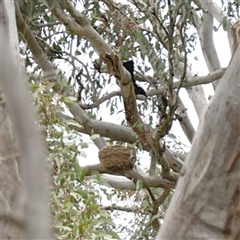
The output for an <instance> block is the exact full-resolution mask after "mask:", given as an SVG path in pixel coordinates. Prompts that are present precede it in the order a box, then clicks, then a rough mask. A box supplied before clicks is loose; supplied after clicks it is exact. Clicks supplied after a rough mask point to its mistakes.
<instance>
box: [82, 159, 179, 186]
mask: <svg viewBox="0 0 240 240" xmlns="http://www.w3.org/2000/svg"><path fill="white" fill-rule="evenodd" d="M83 168H84V169H86V173H85V174H86V176H90V175H91V173H92V171H94V170H95V171H98V172H99V173H105V174H112V175H118V176H125V177H126V178H128V179H131V180H132V181H133V182H134V183H135V184H136V183H137V181H141V182H142V186H143V188H149V187H161V188H175V185H176V183H175V182H172V181H169V180H166V179H163V178H162V177H158V176H151V177H149V176H143V175H141V174H139V173H137V172H135V171H134V170H121V171H112V170H110V169H108V168H105V167H104V166H103V165H102V164H101V163H99V164H94V165H88V166H84V167H83Z"/></svg>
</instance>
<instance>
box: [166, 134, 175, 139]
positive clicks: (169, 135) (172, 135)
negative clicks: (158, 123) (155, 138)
mask: <svg viewBox="0 0 240 240" xmlns="http://www.w3.org/2000/svg"><path fill="white" fill-rule="evenodd" d="M167 136H168V137H169V138H172V139H176V138H177V137H176V136H175V135H174V134H172V133H169V134H168V135H167Z"/></svg>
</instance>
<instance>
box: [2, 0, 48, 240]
mask: <svg viewBox="0 0 240 240" xmlns="http://www.w3.org/2000/svg"><path fill="white" fill-rule="evenodd" d="M0 13H1V14H0V36H1V37H0V57H1V61H0V63H1V64H0V73H1V74H0V83H1V84H0V86H1V95H0V100H1V102H0V114H1V115H0V119H1V127H0V129H1V131H0V139H1V152H0V154H1V158H0V164H1V171H0V181H1V182H0V186H1V195H0V209H1V212H0V220H1V223H0V224H1V228H0V236H1V239H22V238H24V239H53V234H52V231H51V228H50V226H51V221H50V211H49V207H48V202H49V199H48V195H47V181H46V178H47V174H46V169H45V167H46V166H45V164H46V163H45V161H44V160H45V159H44V158H45V157H44V146H43V143H42V139H41V137H40V131H39V130H38V127H37V125H36V117H35V116H34V112H33V109H32V105H31V103H30V102H31V100H30V97H29V93H28V89H27V86H26V82H25V78H24V76H23V74H22V71H21V70H20V60H19V48H18V45H19V41H18V34H17V29H16V20H15V7H14V1H9V0H5V1H0Z"/></svg>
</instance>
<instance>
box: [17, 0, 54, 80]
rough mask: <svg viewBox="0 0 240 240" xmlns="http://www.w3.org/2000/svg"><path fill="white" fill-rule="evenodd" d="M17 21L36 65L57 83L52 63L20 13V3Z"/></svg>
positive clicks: (48, 78) (47, 77)
mask: <svg viewBox="0 0 240 240" xmlns="http://www.w3.org/2000/svg"><path fill="white" fill-rule="evenodd" d="M15 11H16V21H17V28H18V31H19V32H20V33H21V35H22V37H23V38H24V39H25V41H26V42H27V45H28V47H29V48H30V50H31V52H32V54H33V57H34V59H35V61H36V63H37V64H38V65H39V66H40V67H41V68H42V69H43V71H44V74H45V77H46V79H47V80H48V81H50V82H57V74H56V71H55V69H54V68H53V66H52V64H51V63H50V61H49V60H48V59H47V57H46V56H45V54H44V53H43V51H42V49H41V47H40V46H39V44H38V42H37V40H36V38H35V37H34V35H33V34H32V32H31V29H30V28H29V26H28V25H27V24H26V23H25V21H24V19H23V16H22V14H21V12H20V9H19V5H18V1H15Z"/></svg>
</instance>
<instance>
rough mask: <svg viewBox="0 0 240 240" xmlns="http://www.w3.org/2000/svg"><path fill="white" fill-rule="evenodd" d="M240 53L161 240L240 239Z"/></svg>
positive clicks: (201, 132)
mask: <svg viewBox="0 0 240 240" xmlns="http://www.w3.org/2000/svg"><path fill="white" fill-rule="evenodd" d="M239 59H240V47H238V50H237V51H236V53H235V55H234V57H233V59H232V61H231V63H230V65H229V67H228V70H227V71H226V73H225V75H224V76H223V78H222V80H221V82H220V84H219V86H218V88H217V90H216V93H215V95H214V97H213V99H212V100H211V102H210V104H209V106H208V108H207V110H206V112H205V113H204V114H203V116H202V120H201V123H200V126H199V129H198V131H197V133H196V135H195V138H194V141H193V146H192V150H191V152H190V154H189V155H188V157H187V160H186V164H185V166H184V169H183V171H182V176H181V177H180V179H179V182H178V186H177V188H176V192H175V194H174V196H173V199H172V201H171V204H170V206H169V208H168V210H167V213H166V216H165V220H164V223H163V225H162V227H161V229H160V231H159V233H158V235H157V238H156V239H240V228H239V226H240V172H239V171H240V97H239V96H240V62H239Z"/></svg>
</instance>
